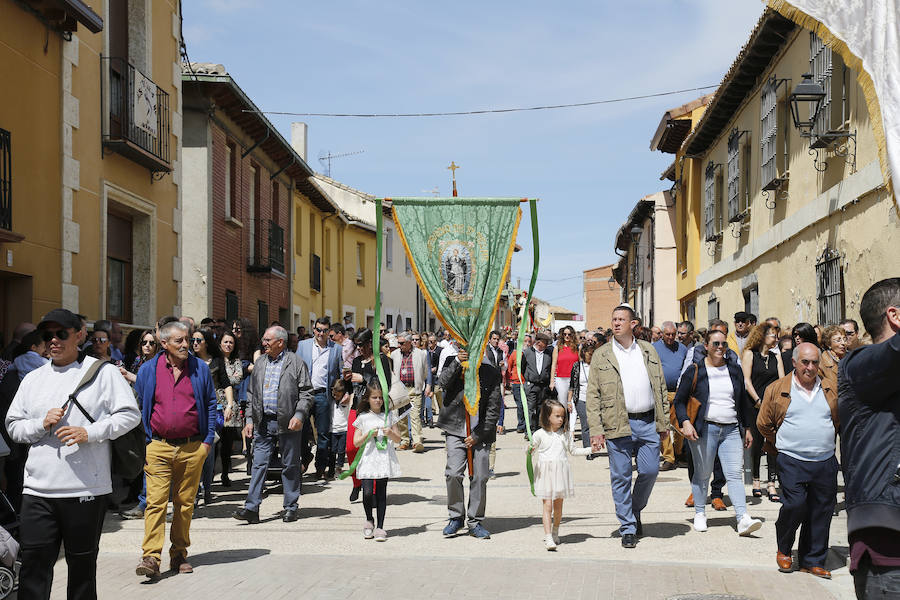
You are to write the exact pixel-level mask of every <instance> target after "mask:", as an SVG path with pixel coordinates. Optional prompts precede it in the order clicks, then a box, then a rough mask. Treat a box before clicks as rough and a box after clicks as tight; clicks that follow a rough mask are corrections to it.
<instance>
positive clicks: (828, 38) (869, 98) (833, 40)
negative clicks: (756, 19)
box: [766, 0, 900, 214]
mask: <svg viewBox="0 0 900 600" xmlns="http://www.w3.org/2000/svg"><path fill="white" fill-rule="evenodd" d="M766 3H767V4H768V6H769V8H771V9H772V10H774V11H776V12H777V13H778V14H780V15H781V16H783V17H784V18H786V19H790V20H791V21H793V22H794V23H796V24H797V25H799V26H800V27H803V28H804V29H809V30H810V31H812V32H813V33H815V34H816V35H817V36H819V37H820V38H821V39H822V42H824V44H825V45H826V46H828V47H830V48H831V49H832V50H834V51H835V52H837V53H838V54H840V55H841V58H842V59H844V64H846V65H847V66H848V67H850V68H851V69H853V70H854V71H856V73H857V81H858V83H859V87H860V88H861V89H862V92H863V95H864V96H865V97H866V106H867V107H868V109H869V120H870V121H871V123H872V134H873V135H874V137H875V143H876V144H877V145H878V161H879V163H880V165H881V175H882V177H883V178H884V183H885V187H886V188H887V192H888V194H890V195H891V197H892V198H893V199H894V209H895V210H896V211H897V213H898V214H900V204H898V202H897V198H896V196H894V187H893V182H892V180H891V165H890V162H889V161H888V153H887V141H886V139H885V134H884V122H883V121H882V117H881V105H880V104H879V102H878V95H877V94H876V93H875V83H874V82H873V81H872V76H871V75H869V73H868V71H866V70H865V68H864V67H863V62H862V59H861V58H859V57H858V56H856V55H855V54H854V53H853V52H852V51H851V50H850V48H849V47H848V46H847V43H846V42H845V41H844V40H842V39H840V38H839V37H837V36H836V35H834V34H833V33H832V32H831V30H830V29H828V27H826V26H825V24H823V23H822V22H821V21H819V20H818V19H816V18H814V17H811V16H810V15H808V14H806V13H805V12H804V11H802V10H800V9H799V8H797V7H796V6H794V5H793V4H791V3H790V2H787V1H786V0H766ZM898 150H900V149H898Z"/></svg>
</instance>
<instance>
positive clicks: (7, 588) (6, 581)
mask: <svg viewBox="0 0 900 600" xmlns="http://www.w3.org/2000/svg"><path fill="white" fill-rule="evenodd" d="M15 584H16V576H15V574H13V572H12V570H10V569H8V568H6V567H0V599H2V598H6V597H7V596H9V595H10V594H11V593H12V591H13V588H15Z"/></svg>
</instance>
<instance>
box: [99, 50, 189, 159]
mask: <svg viewBox="0 0 900 600" xmlns="http://www.w3.org/2000/svg"><path fill="white" fill-rule="evenodd" d="M100 64H101V66H102V69H103V71H104V72H105V73H106V74H107V75H108V78H103V79H101V81H103V80H106V81H108V82H109V83H108V87H109V90H108V93H107V91H106V90H103V95H102V97H103V99H104V102H105V103H106V107H107V110H106V111H105V112H106V113H107V114H104V115H103V148H104V150H106V149H110V150H113V151H115V152H117V153H119V154H121V155H123V156H126V157H128V158H129V159H131V160H133V161H134V162H136V163H138V164H140V165H142V166H144V167H146V168H147V169H149V170H150V171H151V172H152V173H168V172H170V171H171V170H172V164H171V162H170V161H169V137H170V135H169V134H170V133H171V115H170V114H169V95H168V94H167V93H166V92H165V91H163V89H162V88H160V87H159V86H158V85H156V83H154V82H153V81H152V80H150V79H149V78H148V77H145V76H144V74H143V73H141V72H140V71H139V70H137V69H135V67H134V65H132V64H131V63H129V62H128V61H127V60H126V59H124V58H117V57H110V56H102V57H100Z"/></svg>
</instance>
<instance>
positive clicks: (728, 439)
mask: <svg viewBox="0 0 900 600" xmlns="http://www.w3.org/2000/svg"><path fill="white" fill-rule="evenodd" d="M727 350H728V342H726V341H725V334H724V333H722V332H721V331H715V330H714V331H710V332H709V333H708V334H707V335H706V358H704V359H703V361H700V362H697V363H694V369H696V371H695V370H694V369H691V368H690V367H689V368H688V370H687V371H686V372H685V374H684V376H683V377H682V378H681V383H680V384H679V385H678V390H677V391H676V392H675V412H676V415H677V417H678V422H679V423H681V428H682V433H683V435H684V437H685V439H686V440H688V443H689V444H690V448H691V456H692V457H693V459H694V478H693V480H692V481H691V487H692V489H693V493H694V510H695V511H696V512H695V514H694V529H695V530H697V531H706V495H707V491H708V488H709V477H710V475H711V474H712V470H713V464H714V462H715V458H716V455H718V457H719V460H720V461H721V463H722V470H723V471H724V472H725V479H726V481H727V482H728V496H729V497H730V498H731V504H732V506H734V513H735V516H736V517H737V530H738V534H739V535H743V536H746V535H750V534H751V533H753V532H754V531H756V530H757V529H759V528H760V526H761V525H762V523H761V522H760V521H759V520H757V519H753V518H751V517H750V514H749V513H748V512H747V499H746V492H745V490H744V482H743V475H744V448H749V447H750V444H752V443H753V435H752V434H751V433H750V431H749V430H748V426H749V417H750V410H749V406H748V404H747V391H746V389H745V387H744V374H743V372H742V371H741V368H740V367H739V366H738V365H737V364H736V363H734V362H727V361H726V360H725V353H726V352H727ZM695 374H696V377H695ZM695 382H696V384H695ZM692 397H693V398H696V399H697V400H698V401H699V402H700V408H699V410H698V411H697V415H696V417H695V420H694V421H693V422H691V419H690V417H689V415H688V412H687V406H688V403H689V400H690V399H691V398H692Z"/></svg>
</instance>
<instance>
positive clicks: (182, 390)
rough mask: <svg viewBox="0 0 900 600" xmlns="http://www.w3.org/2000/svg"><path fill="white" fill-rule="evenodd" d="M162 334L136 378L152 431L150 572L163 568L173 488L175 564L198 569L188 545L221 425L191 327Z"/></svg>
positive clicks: (146, 548)
mask: <svg viewBox="0 0 900 600" xmlns="http://www.w3.org/2000/svg"><path fill="white" fill-rule="evenodd" d="M159 338H160V343H161V344H162V348H163V352H161V353H160V354H158V355H156V358H154V359H151V360H149V361H147V362H146V363H144V365H143V366H142V367H141V369H140V371H138V375H137V380H136V381H135V384H134V389H135V390H136V391H137V394H138V402H139V404H140V405H141V412H142V416H143V422H144V430H145V431H146V433H147V462H146V464H145V465H144V475H145V476H146V480H147V509H146V511H145V512H144V543H143V547H142V550H143V554H142V556H141V562H140V563H139V564H138V566H137V568H136V569H135V573H136V574H138V575H144V576H146V577H156V576H158V575H159V573H160V571H159V564H160V557H161V555H162V549H163V544H164V543H165V537H166V507H167V505H168V503H169V490H170V489H171V492H172V504H173V507H174V508H173V514H172V531H171V533H170V537H171V541H172V545H171V547H170V548H169V557H170V563H169V565H170V569H171V570H172V571H174V572H176V573H191V572H193V568H192V567H191V565H190V563H188V561H187V549H188V546H190V545H191V538H190V528H191V518H192V517H193V514H194V497H195V496H196V495H197V487H198V485H199V484H200V475H201V472H202V470H203V463H204V462H205V461H206V456H207V454H208V453H209V449H210V448H211V447H212V444H213V441H214V439H215V427H216V392H215V389H214V388H213V383H212V378H211V377H210V374H209V367H207V366H206V363H205V362H203V361H202V360H198V359H197V358H196V357H195V356H192V355H191V354H189V353H188V340H189V339H190V331H189V329H188V328H187V326H186V325H185V324H183V323H181V322H179V321H174V322H171V323H167V324H166V325H163V326H162V327H161V328H160V330H159Z"/></svg>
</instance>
